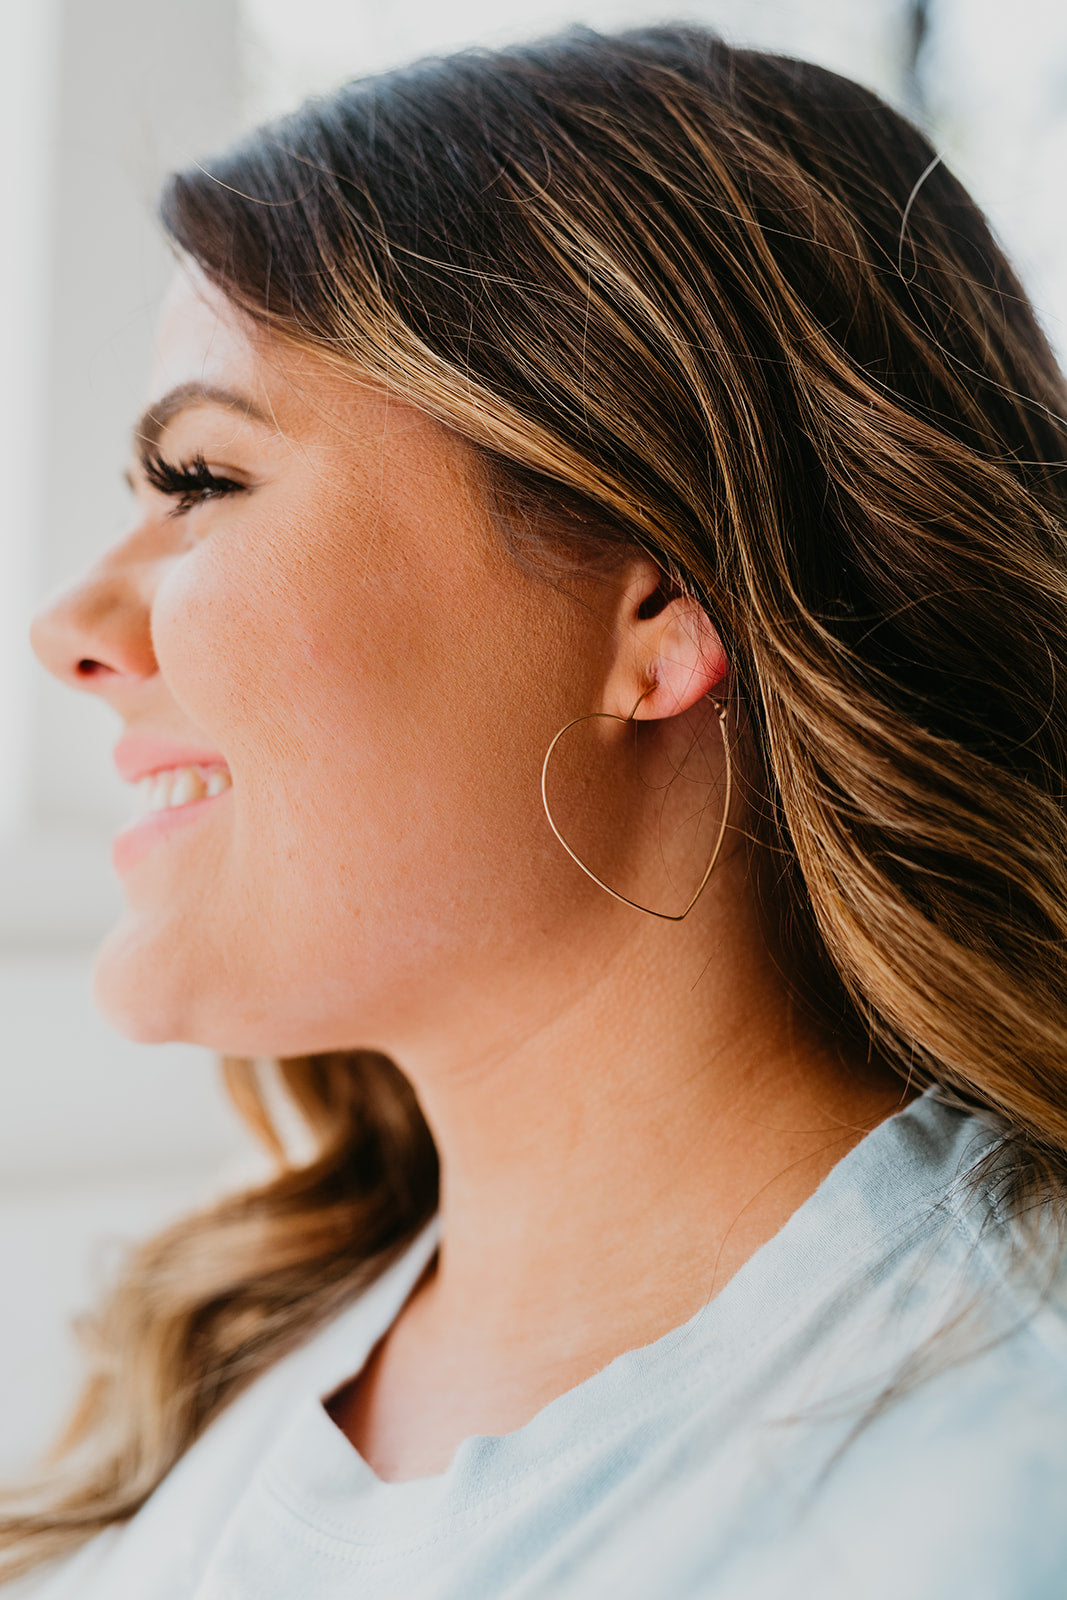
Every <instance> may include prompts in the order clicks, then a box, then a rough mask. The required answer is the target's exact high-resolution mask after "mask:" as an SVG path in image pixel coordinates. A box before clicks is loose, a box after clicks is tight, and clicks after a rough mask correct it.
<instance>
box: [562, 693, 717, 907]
mask: <svg viewBox="0 0 1067 1600" xmlns="http://www.w3.org/2000/svg"><path fill="white" fill-rule="evenodd" d="M652 687H655V685H653V686H652ZM651 693H652V688H648V689H646V690H645V692H644V694H642V695H639V696H638V698H637V700H636V702H635V704H634V708H633V711H631V712H630V715H629V716H628V717H620V716H619V715H618V714H617V713H616V712H614V711H588V712H586V714H585V715H584V716H581V717H574V718H573V719H572V720H571V721H570V722H566V723H564V725H563V727H562V728H561V729H560V730H559V732H558V733H557V734H556V737H555V738H554V739H553V740H552V743H551V744H550V745H549V747H548V749H547V750H546V751H545V759H544V761H543V762H542V763H541V803H542V804H543V806H544V808H545V816H546V817H547V818H548V825H549V827H550V828H551V829H552V832H553V833H554V834H555V835H556V838H557V839H558V840H559V842H560V844H561V845H562V846H563V848H564V850H566V852H567V854H568V855H569V856H570V858H571V860H572V861H573V862H575V863H576V864H577V865H578V866H579V867H581V869H582V871H583V872H584V873H585V875H586V877H587V878H592V880H593V882H594V883H596V884H599V886H600V888H601V889H604V890H606V891H607V893H608V894H610V895H611V897H612V899H614V900H621V901H622V903H623V905H624V906H633V908H634V910H635V911H644V912H647V914H648V915H649V916H650V917H661V918H662V919H663V921H664V922H681V921H682V918H683V917H687V916H688V915H689V913H690V911H692V909H693V907H694V906H695V905H696V903H697V901H698V900H699V899H700V896H701V895H702V894H703V892H704V888H705V885H706V884H707V881H708V879H709V878H710V877H711V874H712V872H713V870H714V867H715V863H716V861H717V860H718V859H719V851H720V850H721V849H722V842H723V839H724V838H725V837H726V823H727V819H728V818H729V815H730V792H731V788H732V772H731V760H730V739H729V735H728V733H727V731H726V714H727V713H726V705H725V703H724V702H723V701H721V700H717V699H716V698H715V696H714V695H712V694H709V695H707V696H706V699H708V700H710V701H711V703H712V705H713V706H714V707H715V709H716V713H717V715H718V718H719V727H720V729H721V731H722V748H723V754H724V755H725V757H726V799H725V801H724V803H723V808H722V822H721V823H720V824H719V834H718V838H717V839H716V840H715V848H714V849H713V850H712V852H711V860H710V861H709V862H708V864H707V866H706V867H705V869H704V876H703V877H702V878H701V880H700V882H699V883H698V884H697V888H696V893H695V894H694V895H693V897H692V899H691V900H690V902H689V904H688V905H687V906H686V908H685V910H684V911H653V909H652V907H651V906H642V905H639V904H638V902H637V901H636V900H628V899H627V898H626V896H625V895H624V894H619V893H618V892H617V891H616V890H615V889H612V888H611V886H610V885H609V884H606V883H605V882H604V880H603V878H598V877H597V875H596V873H595V872H591V871H590V869H589V868H588V867H587V866H586V864H585V862H584V861H579V860H578V857H577V856H576V855H575V853H574V851H573V850H572V849H571V847H570V845H569V844H568V843H567V841H566V839H565V838H564V837H563V835H562V834H561V833H560V831H559V829H558V828H557V827H556V824H555V822H554V821H553V819H552V812H551V811H550V810H549V805H548V794H547V792H546V787H545V785H546V780H547V777H548V763H549V759H550V758H551V755H552V752H553V750H554V749H555V748H556V746H557V744H558V743H559V741H560V740H561V739H562V738H563V735H564V734H565V733H567V732H568V731H569V730H570V729H571V728H576V727H577V726H578V724H579V722H591V721H592V720H593V718H594V717H603V718H606V719H607V720H608V721H610V722H621V723H623V724H625V723H627V722H632V721H633V719H634V716H635V714H636V711H637V707H638V706H639V705H640V704H641V701H642V700H644V698H645V696H646V695H650V694H651Z"/></svg>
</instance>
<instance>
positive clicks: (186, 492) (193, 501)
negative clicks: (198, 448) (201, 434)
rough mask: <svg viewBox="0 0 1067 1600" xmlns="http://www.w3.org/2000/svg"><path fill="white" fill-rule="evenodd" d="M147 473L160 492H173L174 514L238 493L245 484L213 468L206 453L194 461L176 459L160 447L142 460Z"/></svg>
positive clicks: (154, 486)
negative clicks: (163, 451) (167, 458)
mask: <svg viewBox="0 0 1067 1600" xmlns="http://www.w3.org/2000/svg"><path fill="white" fill-rule="evenodd" d="M142 467H143V470H144V475H145V477H146V478H147V479H148V481H149V483H150V484H151V485H152V487H153V489H158V491H159V493H160V494H165V495H169V496H170V497H171V498H172V499H173V500H174V501H175V502H176V504H175V505H174V507H173V508H172V511H171V515H172V516H176V517H177V516H181V515H182V513H183V512H186V511H191V510H192V508H193V507H194V506H198V505H201V504H202V503H203V501H205V500H217V499H219V498H221V497H222V496H223V495H228V494H237V493H239V492H240V491H241V490H242V489H243V488H244V484H242V483H237V482H236V481H235V480H234V479H233V478H223V477H220V476H219V474H218V473H216V472H212V470H211V468H210V467H209V466H208V464H207V462H206V461H205V460H204V457H203V456H202V455H199V454H198V455H195V456H194V457H193V459H192V460H191V461H182V462H178V463H174V462H171V461H165V460H164V459H163V457H162V456H161V455H160V454H159V451H158V450H152V451H149V452H148V453H147V454H146V455H145V456H144V459H143V461H142Z"/></svg>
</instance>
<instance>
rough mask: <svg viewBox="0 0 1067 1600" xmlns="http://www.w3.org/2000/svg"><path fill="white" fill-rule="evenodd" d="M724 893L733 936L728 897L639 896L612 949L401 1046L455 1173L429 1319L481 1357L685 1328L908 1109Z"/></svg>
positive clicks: (428, 1293)
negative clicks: (640, 905)
mask: <svg viewBox="0 0 1067 1600" xmlns="http://www.w3.org/2000/svg"><path fill="white" fill-rule="evenodd" d="M720 888H721V889H725V891H726V893H725V894H721V895H720V904H721V903H722V902H723V901H724V900H725V901H726V903H728V904H730V905H731V911H730V923H729V927H728V928H727V927H726V926H724V917H723V915H722V913H721V911H717V910H716V903H715V902H714V901H710V902H709V904H708V906H707V907H706V908H704V915H703V916H702V918H701V919H699V920H698V919H697V918H696V916H695V915H694V917H693V918H692V926H690V922H689V920H688V919H687V922H686V923H683V924H680V925H678V924H664V923H655V922H653V920H652V919H641V920H639V913H634V912H631V911H629V910H626V909H624V910H623V911H622V912H621V914H620V916H619V917H614V916H613V917H612V918H611V921H612V927H611V933H610V938H609V939H608V940H607V941H606V947H607V948H610V949H612V950H613V951H614V952H615V955H614V957H613V959H612V960H611V961H610V962H607V961H603V962H601V961H598V960H597V959H596V958H595V956H594V957H590V958H589V959H588V960H587V961H586V963H585V964H584V967H582V966H579V965H578V964H577V963H575V962H573V960H572V961H571V962H570V963H569V964H568V966H569V975H568V977H567V979H566V980H564V978H563V976H562V974H561V972H560V970H559V969H558V968H557V969H555V970H548V969H546V971H545V974H544V977H543V980H542V982H541V983H540V984H538V983H532V982H531V981H530V976H529V972H528V971H527V972H526V973H524V975H523V981H522V986H521V1001H520V998H519V996H518V995H516V996H514V997H509V995H508V993H507V991H506V989H503V988H502V989H498V991H497V997H496V1002H495V1006H496V1009H495V1012H494V1016H493V1017H492V1018H488V1017H487V1016H486V1007H485V1004H484V1001H483V1003H482V1005H481V1007H480V1008H479V1011H478V1013H477V1014H478V1016H479V1023H480V1027H479V1031H478V1032H477V1033H475V1032H474V1030H473V1029H471V1028H470V1027H464V1028H463V1029H461V1030H457V1032H456V1033H455V1034H454V1035H453V1037H452V1039H451V1041H450V1044H451V1048H450V1050H449V1051H448V1052H447V1053H446V1051H445V1048H444V1046H442V1044H441V1042H440V1039H441V1035H438V1039H437V1041H436V1043H435V1048H434V1051H433V1052H432V1053H431V1052H429V1051H427V1052H418V1051H416V1052H413V1054H412V1056H411V1058H410V1059H404V1058H403V1057H401V1064H402V1065H403V1066H404V1067H405V1069H406V1070H407V1071H408V1072H409V1075H410V1076H411V1078H412V1081H413V1082H414V1083H415V1085H416V1088H417V1089H418V1091H419V1094H420V1099H421V1101H422V1105H423V1108H424V1111H425V1113H426V1115H427V1118H428V1120H429V1123H430V1126H431V1129H432V1131H433V1134H434V1136H435V1139H436V1142H437V1147H438V1150H439V1152H440V1156H441V1164H442V1191H441V1224H442V1246H441V1251H440V1255H439V1261H438V1265H437V1268H436V1271H435V1274H434V1276H433V1278H432V1280H430V1282H429V1283H428V1284H427V1286H426V1287H425V1289H424V1290H423V1291H422V1293H421V1308H420V1316H421V1317H422V1319H423V1326H424V1327H425V1328H427V1329H428V1328H429V1326H430V1324H431V1323H433V1324H434V1325H435V1326H436V1328H437V1330H438V1337H439V1338H440V1339H442V1340H446V1341H447V1340H449V1339H452V1340H458V1341H462V1342H463V1344H464V1345H465V1346H466V1347H467V1348H468V1349H473V1348H475V1347H477V1348H478V1350H479V1358H478V1359H479V1361H480V1362H481V1363H483V1365H484V1364H485V1363H489V1364H490V1365H491V1363H492V1361H493V1359H494V1352H496V1353H498V1354H500V1356H501V1358H504V1356H503V1353H504V1352H505V1351H507V1352H509V1354H508V1355H507V1359H509V1360H510V1359H513V1348H514V1340H515V1330H516V1329H519V1328H523V1327H528V1326H534V1327H536V1328H537V1348H538V1352H539V1359H540V1360H541V1361H542V1362H543V1363H551V1362H553V1361H555V1360H558V1361H560V1362H562V1363H563V1364H564V1365H566V1364H567V1362H568V1361H572V1362H573V1358H574V1356H575V1352H578V1351H581V1352H583V1355H582V1356H581V1358H580V1360H579V1365H582V1364H583V1363H584V1365H586V1366H589V1367H590V1369H591V1370H595V1367H596V1366H597V1365H599V1364H602V1363H603V1361H604V1360H605V1359H609V1358H610V1356H611V1355H614V1354H616V1353H618V1352H619V1351H620V1350H623V1349H626V1348H631V1347H633V1346H634V1345H637V1344H641V1343H647V1342H649V1341H650V1340H651V1339H654V1338H656V1337H658V1336H659V1335H660V1334H661V1333H663V1332H666V1331H667V1330H668V1329H669V1328H671V1327H673V1326H676V1325H677V1324H678V1323H680V1322H681V1321H683V1320H685V1319H686V1318H687V1317H688V1316H689V1315H691V1314H692V1313H693V1312H695V1311H696V1310H697V1309H699V1307H700V1306H701V1305H702V1304H704V1303H705V1302H706V1301H707V1300H708V1299H709V1298H710V1297H711V1296H712V1295H713V1294H714V1293H716V1292H717V1291H718V1289H719V1288H721V1286H722V1284H723V1283H724V1282H725V1281H726V1280H727V1278H728V1277H729V1276H730V1275H731V1274H732V1273H733V1272H735V1271H736V1270H737V1269H738V1267H739V1266H741V1265H742V1263H743V1262H744V1260H745V1259H747V1257H748V1256H749V1255H751V1254H752V1253H753V1251H754V1250H755V1249H757V1248H758V1247H759V1246H760V1245H761V1244H762V1243H763V1242H764V1241H765V1240H766V1239H768V1238H769V1237H771V1235H772V1234H773V1233H775V1232H776V1231H777V1229H778V1228H779V1227H780V1226H781V1225H782V1224H783V1223H784V1221H785V1220H786V1219H787V1218H788V1216H789V1215H790V1214H791V1213H792V1211H794V1210H795V1209H796V1207H797V1206H798V1205H800V1204H801V1203H802V1202H803V1200H804V1199H806V1198H807V1196H808V1195H809V1194H810V1193H812V1192H813V1190H814V1189H815V1188H816V1187H817V1185H818V1184H819V1182H821V1180H822V1178H823V1177H824V1176H825V1175H826V1173H827V1172H828V1171H829V1170H830V1168H831V1167H832V1166H833V1165H835V1164H836V1162H837V1161H838V1160H840V1159H841V1157H842V1156H843V1155H845V1154H846V1153H847V1151H848V1150H849V1149H850V1148H851V1147H852V1146H853V1145H854V1144H856V1143H857V1142H858V1141H859V1139H861V1138H862V1137H863V1135H864V1134H865V1133H866V1132H868V1131H869V1130H870V1129H871V1128H872V1127H873V1126H874V1125H875V1124H876V1123H877V1122H878V1121H880V1120H881V1119H882V1118H883V1117H884V1116H886V1115H887V1114H889V1113H890V1112H891V1111H893V1110H895V1109H897V1108H898V1107H899V1106H900V1105H901V1104H903V1101H904V1098H905V1096H904V1094H903V1092H902V1087H901V1084H900V1081H899V1079H897V1078H896V1076H895V1075H893V1074H892V1073H890V1072H888V1071H887V1070H886V1069H876V1068H873V1067H871V1066H870V1065H869V1064H867V1063H858V1062H857V1061H855V1060H850V1059H848V1058H843V1057H842V1055H841V1054H840V1053H839V1051H838V1050H837V1049H835V1047H834V1046H833V1044H832V1042H831V1041H829V1040H827V1039H826V1038H825V1037H823V1036H822V1035H821V1034H820V1033H819V1031H818V1030H817V1028H815V1027H814V1025H812V1024H811V1023H810V1022H808V1021H806V1020H805V1019H803V1018H802V1017H801V1016H800V1014H799V1013H798V1011H797V1009H796V1007H795V1006H794V1005H793V1003H792V1002H791V1001H790V999H789V997H788V995H787V994H786V992H785V990H784V988H783V985H782V980H781V977H780V975H779V973H778V971H777V969H776V967H775V966H774V963H773V961H772V960H771V959H770V957H769V955H768V953H767V951H766V948H765V944H764V941H763V938H762V935H761V933H760V931H759V929H758V928H757V926H756V925H755V922H754V920H753V921H751V922H749V923H748V924H742V923H741V922H740V920H739V914H738V910H737V907H738V906H742V905H744V904H745V903H746V901H745V899H744V897H743V896H740V895H735V896H734V897H733V898H732V899H729V898H728V895H729V882H728V878H727V874H726V873H724V874H723V875H722V883H721V885H720ZM623 919H626V920H625V922H624V921H623ZM620 927H628V928H629V929H630V930H631V931H630V934H629V943H627V944H623V943H622V942H621V940H620ZM586 948H588V949H592V950H595V949H596V943H595V941H590V942H588V943H587V945H586ZM709 951H711V952H713V955H712V958H711V960H710V961H709V959H708V952H709ZM572 955H573V952H572ZM564 1386H566V1385H564Z"/></svg>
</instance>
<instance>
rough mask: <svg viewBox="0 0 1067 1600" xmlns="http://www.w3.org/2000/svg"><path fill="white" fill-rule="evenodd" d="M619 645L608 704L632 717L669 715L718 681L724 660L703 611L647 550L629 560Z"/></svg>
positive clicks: (719, 683)
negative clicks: (673, 581) (673, 583)
mask: <svg viewBox="0 0 1067 1600" xmlns="http://www.w3.org/2000/svg"><path fill="white" fill-rule="evenodd" d="M618 623H619V627H618V635H617V637H618V639H619V650H618V652H617V654H616V660H615V663H614V665H613V667H612V672H611V681H610V682H609V684H608V685H607V689H608V698H609V699H610V701H611V702H612V703H611V705H610V707H608V709H610V710H612V711H614V712H615V713H616V715H619V716H629V714H630V712H631V711H633V707H634V702H635V701H636V700H637V698H638V696H639V695H641V694H642V692H643V691H645V690H648V691H649V692H648V693H647V694H645V697H644V699H643V700H642V701H641V703H640V705H639V706H638V707H637V710H636V712H634V720H635V721H654V720H656V719H659V718H662V717H675V716H678V715H679V713H681V712H683V711H688V710H689V707H690V706H692V705H695V704H696V702H697V701H698V700H700V699H702V698H703V697H704V696H705V695H707V694H711V693H712V692H713V691H714V690H716V689H719V688H721V687H722V686H723V684H724V680H725V678H726V674H727V672H728V670H729V663H728V661H727V659H726V652H725V650H724V649H723V644H722V640H721V639H720V638H719V635H718V633H717V632H716V630H715V628H714V626H713V625H712V622H711V620H710V618H709V617H708V615H707V612H706V611H704V609H703V607H702V606H700V605H699V604H698V603H697V601H696V600H694V599H693V598H692V596H691V595H687V594H680V593H679V592H678V591H677V589H676V588H675V587H674V586H673V585H671V583H670V580H669V579H668V578H667V577H666V575H665V574H664V573H663V571H662V570H661V569H660V568H659V567H658V566H657V565H656V563H655V562H654V561H653V560H652V558H651V557H650V556H645V555H641V556H635V557H634V558H633V560H632V562H630V563H629V566H628V569H627V575H626V578H625V582H624V588H623V593H622V597H621V600H620V610H619V615H618Z"/></svg>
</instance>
